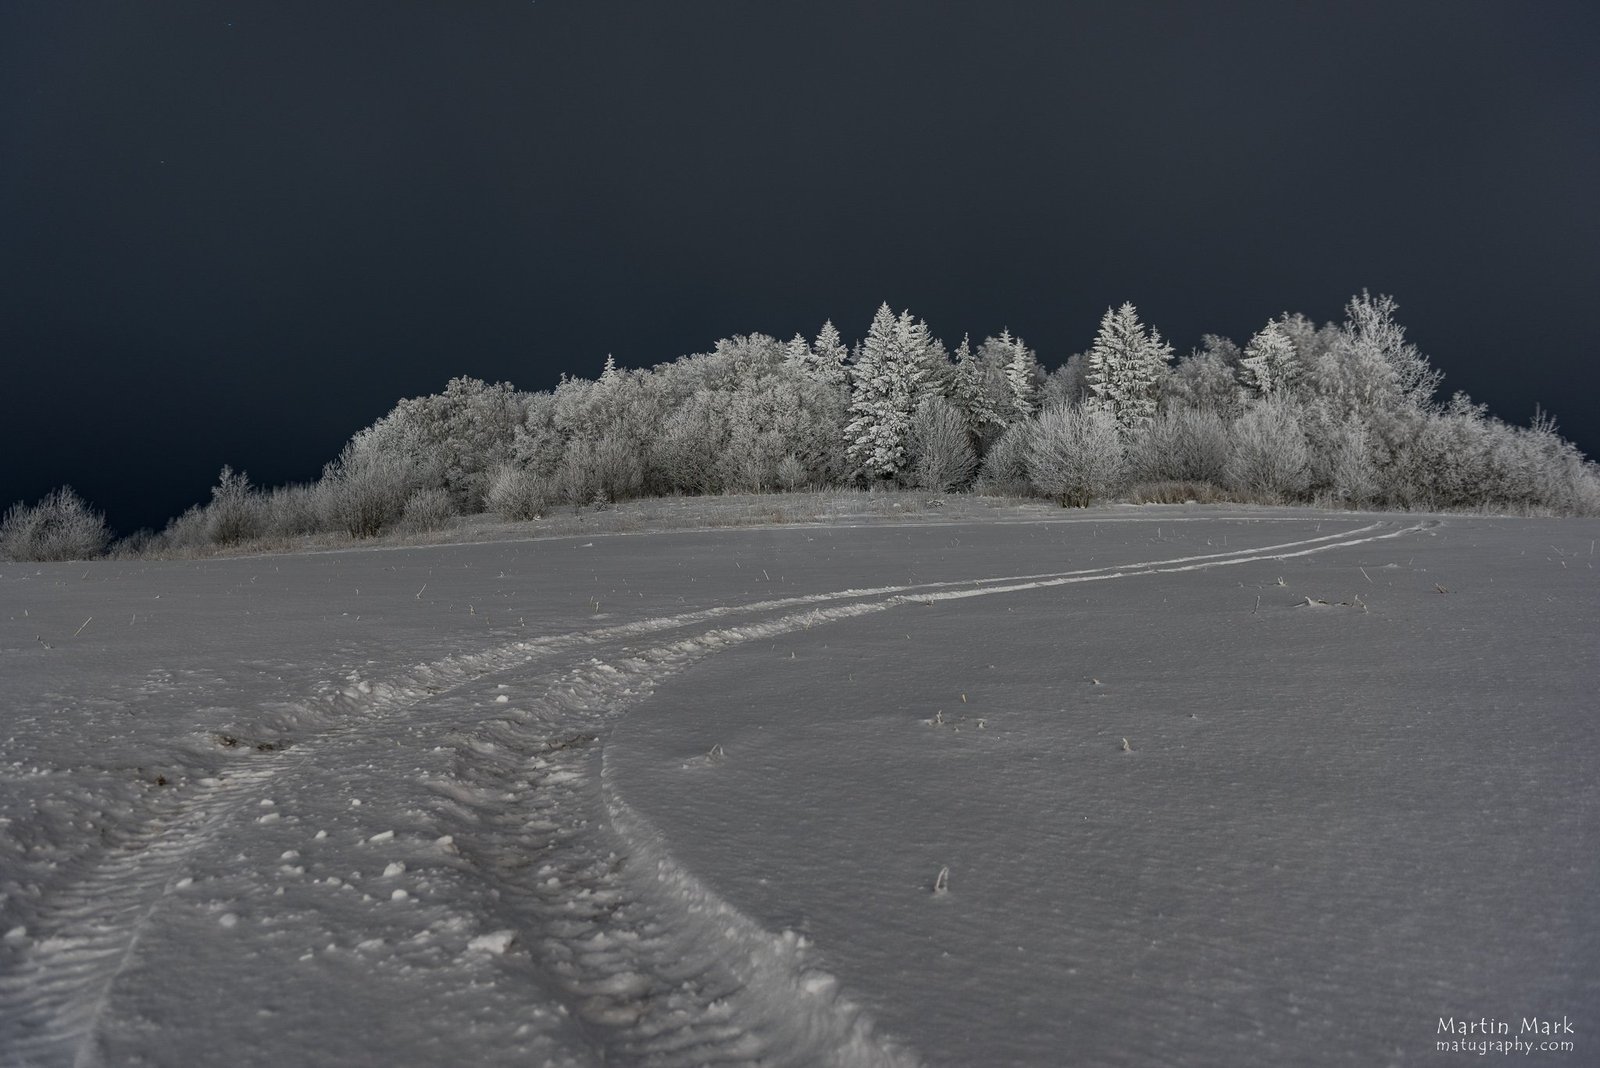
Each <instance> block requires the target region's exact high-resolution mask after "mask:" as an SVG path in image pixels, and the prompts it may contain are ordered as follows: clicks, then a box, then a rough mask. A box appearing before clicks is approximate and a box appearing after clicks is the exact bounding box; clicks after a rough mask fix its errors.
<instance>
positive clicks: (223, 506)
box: [206, 466, 267, 545]
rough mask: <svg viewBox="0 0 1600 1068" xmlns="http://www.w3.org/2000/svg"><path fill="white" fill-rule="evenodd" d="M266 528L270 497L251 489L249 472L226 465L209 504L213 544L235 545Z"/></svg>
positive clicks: (208, 525)
mask: <svg viewBox="0 0 1600 1068" xmlns="http://www.w3.org/2000/svg"><path fill="white" fill-rule="evenodd" d="M266 529H267V510H266V498H264V497H262V496H261V495H260V494H257V493H255V492H253V491H252V490H251V487H250V476H249V475H247V474H245V473H244V472H243V471H235V470H234V469H233V468H232V467H228V466H224V467H223V468H222V472H221V474H219V475H218V476H217V484H216V485H215V486H213V487H211V503H210V504H209V505H208V506H207V507H206V538H207V540H208V541H210V542H211V543H212V544H213V545H234V544H237V543H238V542H241V541H248V540H250V539H251V538H258V537H260V536H261V535H262V534H264V533H266Z"/></svg>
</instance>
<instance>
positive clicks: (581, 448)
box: [556, 430, 644, 504]
mask: <svg viewBox="0 0 1600 1068" xmlns="http://www.w3.org/2000/svg"><path fill="white" fill-rule="evenodd" d="M556 479H557V481H558V483H559V485H560V488H561V496H562V497H563V498H564V499H565V500H566V501H568V502H569V503H571V504H594V503H596V502H599V501H620V500H626V499H627V498H629V497H637V496H638V495H639V491H640V489H641V488H643V486H644V461H643V459H642V458H641V457H640V456H639V450H638V449H637V447H636V446H635V445H634V443H633V442H631V441H629V440H627V439H626V438H624V437H623V436H622V435H621V434H620V433H618V432H616V431H614V430H613V431H608V432H607V433H605V434H603V435H601V437H600V439H599V440H598V441H589V440H586V439H584V438H575V439H573V440H572V441H571V442H569V443H568V445H567V451H566V454H565V455H564V456H563V457H562V459H561V467H560V469H559V470H558V471H557V472H556Z"/></svg>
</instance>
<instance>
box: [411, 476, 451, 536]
mask: <svg viewBox="0 0 1600 1068" xmlns="http://www.w3.org/2000/svg"><path fill="white" fill-rule="evenodd" d="M459 514H460V512H459V510H458V509H457V508H456V504H455V499H454V498H452V497H451V495H450V492H449V491H448V490H444V489H440V488H439V487H437V486H429V487H428V488H426V489H419V490H417V491H416V492H415V493H413V494H412V495H411V496H410V497H409V498H407V500H406V504H405V508H403V509H402V510H401V512H400V529H401V530H404V531H407V532H409V533H421V532H423V531H428V530H438V529H440V528H441V527H446V526H449V525H450V520H452V519H454V518H455V517H456V516H457V515H459Z"/></svg>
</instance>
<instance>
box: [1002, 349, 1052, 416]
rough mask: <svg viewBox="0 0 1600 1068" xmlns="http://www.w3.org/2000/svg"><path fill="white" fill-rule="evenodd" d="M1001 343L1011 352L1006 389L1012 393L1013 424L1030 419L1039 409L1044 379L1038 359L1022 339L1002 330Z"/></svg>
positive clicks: (1007, 365) (1007, 361)
mask: <svg viewBox="0 0 1600 1068" xmlns="http://www.w3.org/2000/svg"><path fill="white" fill-rule="evenodd" d="M998 340H999V342H1000V344H1001V345H1002V346H1004V347H1005V348H1008V349H1010V350H1011V354H1010V355H1009V356H1008V357H1007V358H1006V367H1005V375H1006V387H1007V389H1008V390H1009V391H1010V397H1009V400H1010V402H1011V410H1010V412H1009V413H1008V414H1009V416H1010V420H1009V421H1011V422H1017V421H1019V420H1022V419H1030V418H1032V417H1033V413H1034V412H1035V411H1036V410H1037V408H1038V399H1039V380H1040V379H1041V378H1042V377H1043V375H1042V374H1041V368H1040V366H1039V360H1038V357H1036V356H1034V354H1033V350H1032V349H1030V348H1028V346H1027V344H1026V343H1025V342H1024V341H1023V340H1022V339H1021V338H1020V337H1012V336H1011V331H1010V330H1001V331H1000V337H999V339H998Z"/></svg>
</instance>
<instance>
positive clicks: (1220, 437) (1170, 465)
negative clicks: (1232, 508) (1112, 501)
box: [1128, 408, 1229, 486]
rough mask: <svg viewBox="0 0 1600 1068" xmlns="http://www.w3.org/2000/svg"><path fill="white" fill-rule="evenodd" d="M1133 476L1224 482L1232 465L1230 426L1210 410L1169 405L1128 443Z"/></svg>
mask: <svg viewBox="0 0 1600 1068" xmlns="http://www.w3.org/2000/svg"><path fill="white" fill-rule="evenodd" d="M1128 452H1129V463H1130V466H1131V467H1132V473H1133V477H1135V478H1137V479H1140V480H1142V481H1147V482H1168V481H1171V482H1209V483H1212V484H1214V485H1218V486H1220V485H1222V484H1223V482H1224V478H1225V474H1226V471H1227V466H1228V452H1229V442H1228V425H1227V424H1226V423H1224V422H1223V421H1222V417H1221V416H1220V415H1218V414H1217V413H1216V412H1214V411H1210V410H1208V409H1204V408H1201V409H1194V408H1169V409H1167V410H1166V411H1163V412H1161V413H1160V414H1158V415H1157V416H1156V417H1155V418H1154V419H1152V420H1151V421H1150V422H1149V423H1147V424H1145V426H1144V428H1143V429H1142V430H1139V431H1136V432H1135V433H1134V434H1133V435H1132V437H1131V439H1130V440H1129V442H1128Z"/></svg>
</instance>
